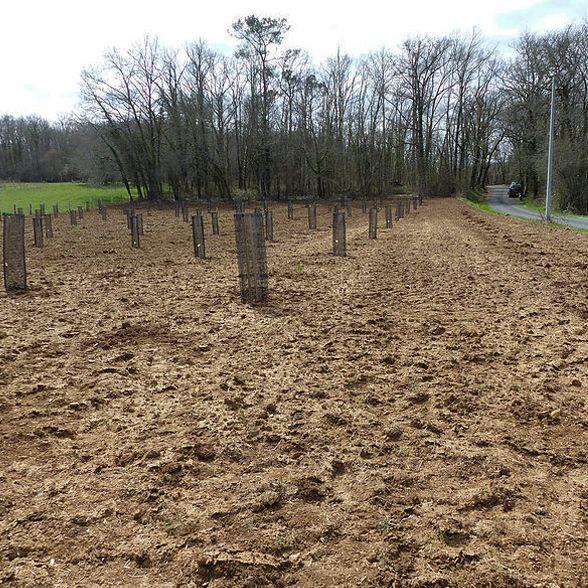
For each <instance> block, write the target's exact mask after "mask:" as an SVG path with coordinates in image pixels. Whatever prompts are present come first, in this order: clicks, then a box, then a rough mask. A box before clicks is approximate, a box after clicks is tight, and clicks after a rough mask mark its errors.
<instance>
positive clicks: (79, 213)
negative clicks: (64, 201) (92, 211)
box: [78, 206, 84, 220]
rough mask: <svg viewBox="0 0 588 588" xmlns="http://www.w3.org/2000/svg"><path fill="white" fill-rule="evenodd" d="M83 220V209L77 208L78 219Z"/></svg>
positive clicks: (81, 207)
mask: <svg viewBox="0 0 588 588" xmlns="http://www.w3.org/2000/svg"><path fill="white" fill-rule="evenodd" d="M83 218H84V207H83V206H78V219H79V220H82V219H83Z"/></svg>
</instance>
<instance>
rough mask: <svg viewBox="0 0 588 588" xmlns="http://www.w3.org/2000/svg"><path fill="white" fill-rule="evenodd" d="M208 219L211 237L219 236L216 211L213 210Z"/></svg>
mask: <svg viewBox="0 0 588 588" xmlns="http://www.w3.org/2000/svg"><path fill="white" fill-rule="evenodd" d="M210 218H211V221H212V234H213V235H220V230H219V226H218V211H216V210H213V211H212V212H211V213H210Z"/></svg>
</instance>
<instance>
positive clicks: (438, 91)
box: [0, 16, 588, 212]
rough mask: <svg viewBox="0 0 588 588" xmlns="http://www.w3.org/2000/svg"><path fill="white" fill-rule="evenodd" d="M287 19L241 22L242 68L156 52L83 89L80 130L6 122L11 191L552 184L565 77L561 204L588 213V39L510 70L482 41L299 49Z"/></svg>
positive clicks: (115, 65)
mask: <svg viewBox="0 0 588 588" xmlns="http://www.w3.org/2000/svg"><path fill="white" fill-rule="evenodd" d="M287 31H288V24H287V22H286V21H285V20H283V19H269V18H262V19H259V18H256V17H253V16H252V17H248V18H246V19H243V20H240V21H237V22H236V23H234V25H233V28H232V32H233V35H234V36H235V38H236V39H237V40H238V42H239V47H238V50H237V51H236V53H235V54H234V55H232V56H228V55H224V54H219V53H217V52H215V51H213V50H212V49H211V48H210V47H208V46H207V45H206V44H205V43H204V42H202V41H200V42H196V43H193V44H191V45H189V46H188V47H186V48H185V49H182V50H178V51H170V50H167V49H164V48H162V47H160V46H159V44H158V43H157V41H156V40H153V39H146V40H145V41H144V42H143V43H142V44H140V45H136V46H134V47H133V48H132V49H130V50H129V51H127V52H124V53H123V52H120V51H117V50H113V51H111V52H110V53H108V54H107V55H106V56H105V58H104V61H103V62H102V63H101V64H100V65H99V66H96V67H92V68H88V69H87V70H85V71H84V72H83V74H82V89H81V99H82V108H81V112H80V114H79V115H78V116H77V119H76V121H75V122H70V123H67V124H66V123H60V125H48V124H47V123H46V122H44V121H41V120H39V119H26V120H14V119H11V118H9V117H5V119H2V121H0V177H2V178H11V179H19V180H30V179H46V180H49V181H53V180H56V179H64V178H65V179H67V178H72V177H76V178H89V179H91V180H93V181H98V182H107V181H116V180H118V181H123V182H124V183H125V185H126V186H127V189H128V191H129V193H130V194H133V195H135V194H136V195H137V196H138V197H140V198H156V197H158V196H159V195H160V194H161V193H162V192H163V191H164V190H167V189H169V190H171V191H172V192H173V194H174V195H175V196H176V197H181V196H183V195H186V194H197V195H200V196H202V195H220V196H224V197H229V196H234V195H238V194H259V195H261V196H263V197H274V198H280V197H285V196H290V195H310V194H312V195H316V196H319V197H327V196H331V195H338V194H344V193H346V194H362V195H375V194H385V193H390V192H394V191H396V190H400V189H406V188H410V189H413V190H416V191H419V192H422V193H425V194H450V193H453V192H455V191H459V190H466V189H476V188H479V187H482V186H483V185H484V184H485V183H487V182H488V181H495V180H499V181H507V180H510V179H520V180H521V181H523V182H524V184H525V186H526V187H527V189H528V191H529V193H530V194H532V195H533V196H540V195H541V194H542V190H543V187H544V182H545V163H544V162H545V159H546V158H545V150H546V140H547V125H548V110H549V92H550V83H551V77H552V75H553V74H554V73H556V74H557V97H558V120H557V125H556V137H557V139H556V159H555V160H556V193H557V194H558V195H559V197H560V203H561V204H562V206H564V207H567V208H572V209H575V210H578V211H581V212H588V159H587V157H586V153H588V150H587V149H586V147H587V145H586V143H587V142H588V96H587V92H588V71H587V69H588V65H587V64H588V27H587V26H586V24H582V25H579V26H574V27H569V28H567V29H565V30H562V31H558V32H554V33H549V34H545V35H531V34H527V35H523V36H522V37H521V38H520V40H519V41H518V43H517V45H516V47H515V53H514V56H513V57H512V58H511V60H510V61H508V62H506V61H505V60H504V59H502V58H501V57H500V53H499V52H498V50H497V49H496V48H495V47H491V46H489V45H488V44H487V43H486V42H485V41H484V40H483V39H482V38H481V37H480V36H479V35H477V34H475V33H474V34H472V35H470V36H468V37H460V36H452V37H441V38H429V37H422V38H417V39H411V40H407V41H406V42H405V43H404V44H403V45H402V46H401V47H400V48H399V50H398V51H396V52H390V51H387V50H381V51H379V52H377V53H374V54H369V55H366V56H363V57H360V58H351V57H350V56H348V55H345V54H342V53H340V52H339V53H337V54H336V55H334V56H333V57H332V58H330V59H328V60H326V62H325V63H323V64H321V65H320V66H318V67H317V66H315V65H314V64H313V63H312V62H311V60H310V58H309V56H308V55H306V54H305V53H304V52H303V51H300V50H284V49H283V47H282V42H283V39H284V36H285V35H286V34H287Z"/></svg>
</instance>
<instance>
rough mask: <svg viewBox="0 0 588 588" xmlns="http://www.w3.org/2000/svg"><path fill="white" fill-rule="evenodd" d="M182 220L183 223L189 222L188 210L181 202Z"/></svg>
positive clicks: (185, 203) (184, 203) (186, 205)
mask: <svg viewBox="0 0 588 588" xmlns="http://www.w3.org/2000/svg"><path fill="white" fill-rule="evenodd" d="M182 220H183V221H184V222H185V223H189V222H190V208H189V207H188V203H187V202H182Z"/></svg>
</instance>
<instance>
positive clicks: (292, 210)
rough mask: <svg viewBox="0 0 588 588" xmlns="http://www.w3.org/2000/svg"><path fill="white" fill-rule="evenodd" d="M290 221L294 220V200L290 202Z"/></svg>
mask: <svg viewBox="0 0 588 588" xmlns="http://www.w3.org/2000/svg"><path fill="white" fill-rule="evenodd" d="M288 219H289V220H293V219H294V205H293V204H292V200H288Z"/></svg>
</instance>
